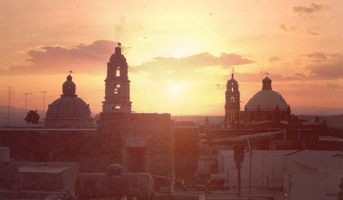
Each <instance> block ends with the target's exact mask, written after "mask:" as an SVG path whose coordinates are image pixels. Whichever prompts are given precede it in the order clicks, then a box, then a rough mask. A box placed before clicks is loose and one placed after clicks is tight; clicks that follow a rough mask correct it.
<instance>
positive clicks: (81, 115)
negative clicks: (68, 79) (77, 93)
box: [46, 96, 91, 119]
mask: <svg viewBox="0 0 343 200" xmlns="http://www.w3.org/2000/svg"><path fill="white" fill-rule="evenodd" d="M90 114H91V111H90V109H89V105H88V104H86V103H85V102H84V101H83V100H82V99H81V98H79V97H70V96H67V97H63V96H62V97H61V98H59V99H57V100H55V101H54V102H52V103H51V104H50V105H49V108H48V111H47V113H46V118H47V119H49V118H55V119H56V118H73V119H90V118H91V117H90Z"/></svg>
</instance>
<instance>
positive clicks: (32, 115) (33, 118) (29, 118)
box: [24, 110, 39, 124]
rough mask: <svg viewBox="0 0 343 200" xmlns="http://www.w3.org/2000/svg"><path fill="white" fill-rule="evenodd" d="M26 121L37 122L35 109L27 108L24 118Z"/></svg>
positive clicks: (37, 116)
mask: <svg viewBox="0 0 343 200" xmlns="http://www.w3.org/2000/svg"><path fill="white" fill-rule="evenodd" d="M24 119H25V121H26V123H32V124H38V123H39V114H38V113H37V110H29V112H27V115H26V117H25V118H24Z"/></svg>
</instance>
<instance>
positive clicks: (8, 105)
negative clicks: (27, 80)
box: [7, 87, 12, 126]
mask: <svg viewBox="0 0 343 200" xmlns="http://www.w3.org/2000/svg"><path fill="white" fill-rule="evenodd" d="M11 89H12V87H8V104H7V125H8V126H9V125H10V111H11V108H10V107H11Z"/></svg>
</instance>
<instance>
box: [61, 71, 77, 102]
mask: <svg viewBox="0 0 343 200" xmlns="http://www.w3.org/2000/svg"><path fill="white" fill-rule="evenodd" d="M62 93H63V94H62V96H64V97H66V96H71V97H76V85H75V83H74V82H73V77H72V76H71V75H68V76H67V80H66V81H65V82H64V83H63V85H62Z"/></svg>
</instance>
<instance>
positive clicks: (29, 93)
mask: <svg viewBox="0 0 343 200" xmlns="http://www.w3.org/2000/svg"><path fill="white" fill-rule="evenodd" d="M31 94H32V93H31V92H25V93H24V95H25V110H26V112H27V95H31Z"/></svg>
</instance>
